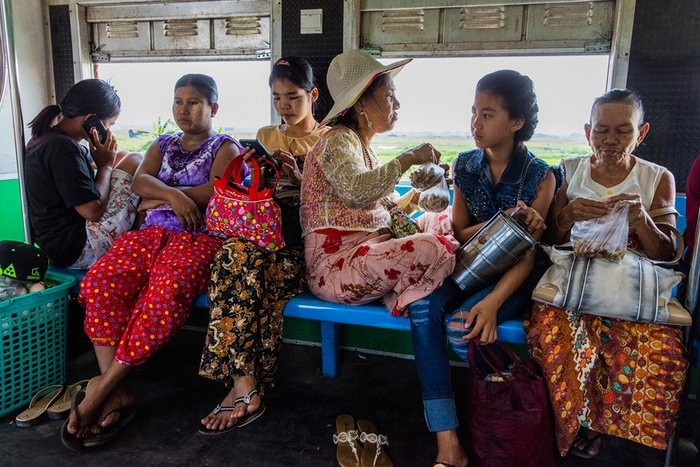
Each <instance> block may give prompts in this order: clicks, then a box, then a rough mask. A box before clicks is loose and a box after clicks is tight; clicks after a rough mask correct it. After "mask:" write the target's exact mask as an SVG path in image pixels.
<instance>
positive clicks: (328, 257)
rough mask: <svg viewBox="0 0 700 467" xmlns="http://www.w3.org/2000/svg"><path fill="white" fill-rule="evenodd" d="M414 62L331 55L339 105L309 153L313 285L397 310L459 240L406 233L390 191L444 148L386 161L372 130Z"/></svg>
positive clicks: (388, 113)
mask: <svg viewBox="0 0 700 467" xmlns="http://www.w3.org/2000/svg"><path fill="white" fill-rule="evenodd" d="M409 61H410V60H401V61H398V62H395V63H392V64H389V65H382V64H381V63H380V62H378V61H377V60H375V59H374V58H372V57H371V56H369V55H368V54H367V53H365V52H363V51H361V50H348V51H346V52H343V53H342V54H340V55H338V56H336V57H335V58H334V59H333V61H331V64H330V66H329V68H328V75H327V84H328V89H329V91H330V93H331V96H332V97H333V99H334V101H335V104H334V106H333V108H332V109H331V111H330V112H329V113H328V115H327V116H326V118H325V119H324V120H323V123H329V122H330V123H331V125H332V129H331V131H329V132H328V133H326V135H324V136H323V137H322V138H321V139H320V140H319V141H318V143H316V145H315V146H314V147H313V148H312V149H311V151H310V152H309V154H308V155H307V157H306V160H305V166H304V173H303V178H302V184H301V223H302V230H303V235H304V242H305V258H306V268H307V280H308V285H309V288H310V289H311V291H312V292H313V293H314V295H316V296H317V297H319V298H321V299H323V300H327V301H330V302H336V303H347V304H357V305H360V304H364V303H368V302H371V301H373V300H377V299H379V298H383V300H384V304H385V306H386V307H387V308H388V309H389V311H390V312H391V313H392V314H393V315H395V316H405V315H406V314H407V311H408V310H407V306H408V305H409V304H410V303H412V302H414V301H416V300H419V299H421V298H424V297H426V296H427V295H428V294H430V292H432V291H433V290H435V289H436V288H437V287H439V286H440V285H441V284H442V282H443V280H444V279H445V277H447V276H448V275H449V274H450V273H451V272H452V270H453V268H454V264H455V259H454V250H455V248H456V246H458V244H457V243H456V241H455V240H454V239H453V238H451V237H444V236H440V235H436V234H432V233H420V232H419V231H417V230H416V231H414V232H417V233H413V234H412V235H408V236H404V237H401V238H398V237H397V235H396V233H397V229H396V228H395V227H396V219H392V216H396V215H397V214H400V213H397V209H396V208H395V205H394V204H392V202H391V200H390V196H391V195H392V193H393V190H394V186H395V184H396V183H397V182H398V181H399V179H400V178H401V175H402V174H403V173H404V172H406V171H407V170H408V169H409V168H410V167H411V166H413V165H416V164H422V163H425V162H433V163H437V162H439V159H440V153H439V152H438V151H436V150H435V149H434V148H433V147H432V146H431V145H430V144H423V145H420V146H418V147H415V148H413V149H411V150H408V151H406V152H404V153H403V154H401V155H399V156H398V157H396V158H395V159H393V160H391V161H389V162H388V163H386V164H384V165H379V161H378V159H377V157H376V156H375V154H374V153H373V152H372V150H371V149H370V143H371V142H372V138H373V137H374V136H375V135H376V134H377V133H384V132H387V131H389V130H391V129H392V128H393V127H394V124H395V123H396V119H397V115H396V111H397V110H398V108H399V101H398V100H397V98H396V95H395V91H394V83H393V77H394V76H395V75H396V74H397V73H398V72H399V71H400V70H401V69H402V67H403V66H404V65H406V63H408V62H409ZM409 196H410V195H409ZM399 204H401V203H399ZM392 227H393V232H394V233H392ZM404 233H407V232H404ZM408 233H410V231H409V232H408ZM464 461H465V462H466V457H464Z"/></svg>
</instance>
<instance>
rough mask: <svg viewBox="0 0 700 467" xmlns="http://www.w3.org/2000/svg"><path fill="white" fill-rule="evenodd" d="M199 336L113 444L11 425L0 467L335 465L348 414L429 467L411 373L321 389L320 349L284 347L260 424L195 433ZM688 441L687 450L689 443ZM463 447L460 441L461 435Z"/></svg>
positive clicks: (689, 415)
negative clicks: (65, 439) (82, 444)
mask: <svg viewBox="0 0 700 467" xmlns="http://www.w3.org/2000/svg"><path fill="white" fill-rule="evenodd" d="M203 340H204V335H203V334H202V333H200V332H194V331H186V330H183V331H181V332H180V333H179V334H178V336H177V337H176V338H175V339H174V340H173V341H172V342H170V343H169V344H168V345H167V346H166V347H165V348H164V349H162V350H161V351H160V352H159V353H158V354H157V355H156V356H155V357H154V358H153V359H152V360H151V361H150V362H148V363H147V364H145V365H143V366H142V367H140V368H138V369H137V370H135V371H134V372H133V373H132V374H131V376H130V377H129V385H130V387H131V388H132V389H133V390H134V392H135V393H136V396H137V401H136V418H135V419H134V420H133V421H132V422H131V423H130V424H129V425H127V426H126V427H124V429H123V431H122V432H121V434H120V435H119V437H118V438H116V439H115V440H113V441H112V442H111V443H109V444H107V445H105V446H101V447H99V448H93V449H92V450H88V451H82V452H75V451H70V450H68V449H66V448H65V447H63V445H62V444H61V441H60V430H61V425H62V422H59V421H49V420H45V421H43V422H41V423H40V424H38V425H36V426H33V427H30V428H20V427H17V426H16V425H15V424H14V422H13V417H6V418H4V419H2V420H1V421H0V439H2V443H0V465H3V466H25V465H33V466H63V465H86V466H90V465H95V466H117V465H130V466H145V465H149V466H150V465H155V466H167V465H174V466H190V465H191V466H219V465H221V466H224V465H226V466H310V465H314V466H333V465H338V464H337V462H336V459H335V453H336V446H335V445H334V444H333V433H334V432H335V418H336V416H337V415H338V414H350V415H352V416H353V417H354V418H355V419H356V420H357V419H368V420H371V421H373V422H374V423H375V425H376V426H377V427H378V431H379V432H381V433H383V434H386V435H387V436H388V438H389V443H390V445H389V447H388V448H387V450H388V453H389V455H390V457H391V458H392V459H393V461H394V464H395V465H396V466H399V467H400V466H410V467H414V466H415V467H422V466H426V467H427V466H431V465H432V464H433V460H434V455H435V438H434V436H432V435H431V434H430V433H429V432H428V431H427V430H426V427H425V424H424V421H423V413H422V408H421V400H420V387H419V384H418V380H417V376H416V371H415V368H414V362H413V361H412V360H409V359H402V358H396V357H391V356H379V355H374V354H365V353H361V352H358V351H352V350H344V351H342V353H341V366H340V375H339V376H338V377H337V378H335V379H325V378H323V377H322V375H321V372H320V348H319V347H315V346H307V345H299V344H294V343H287V342H285V344H284V345H283V349H282V353H281V357H280V365H279V370H278V378H277V385H276V387H275V388H274V389H272V390H271V391H270V393H269V394H268V396H267V398H266V401H265V404H266V406H267V411H266V413H265V414H264V415H263V416H262V417H261V418H259V419H258V420H256V421H255V422H253V423H251V424H250V425H248V426H245V427H243V428H237V429H235V430H233V431H231V432H229V433H227V434H224V435H218V436H204V435H201V434H199V433H198V432H197V426H198V424H199V420H200V419H201V417H202V416H204V415H205V414H207V413H208V412H209V411H210V410H212V409H213V407H214V406H215V405H216V404H217V403H218V402H219V401H220V400H221V399H222V398H223V395H224V387H223V385H220V384H218V383H215V382H212V381H209V380H205V379H203V378H201V377H199V376H197V368H198V364H199V359H198V358H199V354H200V350H201V348H202V345H203ZM83 350H84V351H82V352H80V353H78V354H77V355H76V356H73V358H71V360H70V362H69V365H68V379H69V381H77V380H79V379H83V378H87V377H90V376H92V375H94V374H95V373H96V371H97V365H96V361H95V359H94V357H93V354H92V352H91V351H90V350H89V348H84V349H83ZM453 377H454V381H455V389H456V394H457V406H458V409H459V412H460V414H461V416H463V418H464V420H462V425H463V426H466V419H467V413H466V369H465V368H464V367H454V368H453ZM693 433H694V434H695V439H694V440H693V439H692V437H693ZM698 433H700V403H699V402H698V401H696V400H692V399H687V400H686V401H685V403H684V412H683V420H682V423H681V434H682V435H683V436H684V438H683V439H682V440H681V442H680V444H679V449H678V450H677V453H678V454H677V456H676V459H675V460H676V463H675V465H677V466H698V465H700V457H698V453H697V449H695V446H694V442H697V441H700V436H698ZM462 435H463V436H464V433H462ZM664 455H665V453H664V452H663V451H658V450H654V449H650V448H646V447H643V446H640V445H637V444H635V443H631V442H627V441H623V440H620V439H615V438H610V437H607V438H605V439H604V441H603V445H602V447H601V450H600V453H599V455H598V456H597V457H595V458H594V459H590V460H584V459H580V458H578V457H575V456H573V455H569V456H567V457H565V458H559V459H558V460H557V466H562V467H563V466H566V467H569V466H572V467H573V466H635V467H646V466H660V465H662V464H663V460H664Z"/></svg>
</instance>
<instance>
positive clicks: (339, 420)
mask: <svg viewBox="0 0 700 467" xmlns="http://www.w3.org/2000/svg"><path fill="white" fill-rule="evenodd" d="M358 438H359V435H358V434H357V429H356V428H355V420H354V419H353V418H352V417H351V416H350V415H338V416H337V417H336V419H335V434H334V435H333V443H334V444H337V445H338V449H337V450H336V453H335V457H336V459H337V460H338V464H340V466H341V467H360V465H361V464H360V453H359V452H358V450H357V449H358V445H359V443H358Z"/></svg>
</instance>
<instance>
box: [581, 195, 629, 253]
mask: <svg viewBox="0 0 700 467" xmlns="http://www.w3.org/2000/svg"><path fill="white" fill-rule="evenodd" d="M628 212H629V204H628V203H625V202H624V201H621V202H618V203H615V206H614V207H613V209H612V211H610V213H608V214H606V215H604V216H601V217H598V218H596V219H590V220H587V221H577V222H574V225H573V227H572V228H571V242H572V243H573V244H574V254H575V255H576V256H584V257H587V258H604V259H609V260H612V261H620V260H621V259H622V258H623V257H624V256H625V249H626V248H627V236H628V234H629V223H628V221H627V213H628Z"/></svg>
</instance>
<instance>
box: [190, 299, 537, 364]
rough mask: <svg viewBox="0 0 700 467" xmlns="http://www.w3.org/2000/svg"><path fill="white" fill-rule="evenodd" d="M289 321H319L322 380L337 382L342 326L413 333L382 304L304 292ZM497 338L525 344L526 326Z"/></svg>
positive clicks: (509, 328)
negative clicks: (353, 302)
mask: <svg viewBox="0 0 700 467" xmlns="http://www.w3.org/2000/svg"><path fill="white" fill-rule="evenodd" d="M195 306H199V307H207V296H206V294H204V295H200V296H199V297H198V298H197V301H196V302H195ZM284 316H285V317H287V318H301V319H309V320H313V321H319V323H320V327H321V368H322V370H323V376H325V377H328V378H335V377H336V376H337V374H338V350H339V342H340V339H339V327H338V325H340V324H353V325H356V326H369V327H373V328H381V329H393V330H399V331H410V329H411V326H410V323H409V320H408V319H406V318H395V317H393V316H391V314H390V313H389V311H388V310H387V309H386V308H385V307H384V305H382V304H381V303H379V302H373V303H369V304H367V305H360V306H357V305H344V304H340V303H330V302H325V301H323V300H321V299H318V298H316V297H315V296H314V295H313V294H312V293H311V292H308V291H307V292H304V293H303V294H301V295H298V296H296V297H294V298H292V299H291V300H290V301H289V302H288V303H287V306H286V307H285V308H284ZM498 337H499V339H500V340H501V341H503V342H508V343H511V344H524V343H525V331H524V330H523V322H522V320H519V319H513V320H510V321H506V322H504V323H501V324H500V325H499V326H498Z"/></svg>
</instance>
